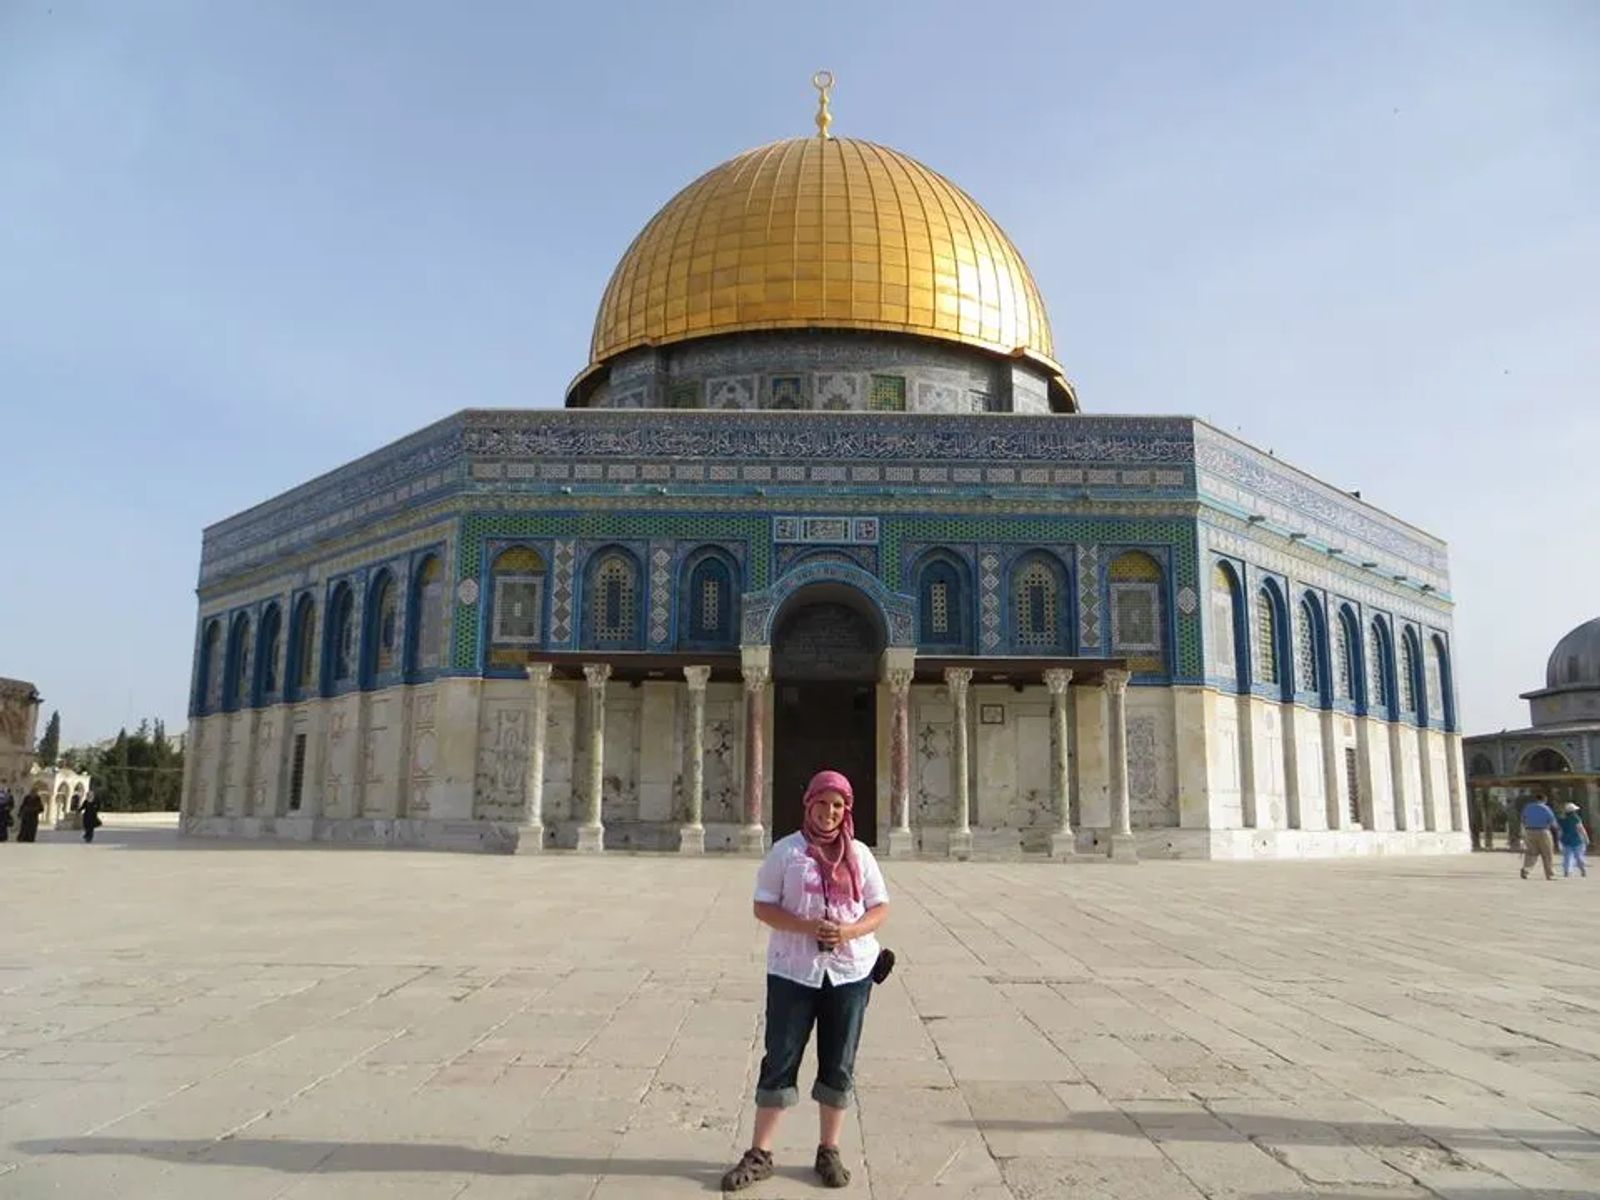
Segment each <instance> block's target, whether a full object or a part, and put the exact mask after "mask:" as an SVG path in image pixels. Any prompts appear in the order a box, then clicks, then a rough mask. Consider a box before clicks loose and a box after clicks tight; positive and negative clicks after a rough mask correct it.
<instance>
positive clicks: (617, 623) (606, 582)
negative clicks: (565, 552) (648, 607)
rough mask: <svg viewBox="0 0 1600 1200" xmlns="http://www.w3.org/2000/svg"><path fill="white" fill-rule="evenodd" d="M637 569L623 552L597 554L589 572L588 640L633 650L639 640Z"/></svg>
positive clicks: (628, 555)
mask: <svg viewBox="0 0 1600 1200" xmlns="http://www.w3.org/2000/svg"><path fill="white" fill-rule="evenodd" d="M639 599H640V595H639V569H638V565H637V564H636V563H635V562H634V559H633V556H632V555H631V554H628V553H627V552H626V551H623V550H610V551H605V552H603V553H601V554H600V555H599V556H598V557H597V558H596V559H595V562H594V565H593V566H592V567H591V569H590V572H589V602H588V618H589V641H590V643H591V644H592V645H594V646H597V647H606V648H611V649H621V650H626V649H633V648H636V646H637V644H638V641H639Z"/></svg>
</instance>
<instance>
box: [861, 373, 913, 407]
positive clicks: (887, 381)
mask: <svg viewBox="0 0 1600 1200" xmlns="http://www.w3.org/2000/svg"><path fill="white" fill-rule="evenodd" d="M867 407H868V408H869V409H874V410H876V411H878V412H905V410H906V381H905V378H904V377H903V376H900V375H874V376H873V377H872V390H871V391H870V392H868V393H867Z"/></svg>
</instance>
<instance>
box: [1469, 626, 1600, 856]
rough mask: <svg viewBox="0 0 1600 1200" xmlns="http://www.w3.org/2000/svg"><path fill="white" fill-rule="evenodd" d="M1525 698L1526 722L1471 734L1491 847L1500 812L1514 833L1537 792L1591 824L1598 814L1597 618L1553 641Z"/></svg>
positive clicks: (1484, 840)
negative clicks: (1537, 682) (1540, 683)
mask: <svg viewBox="0 0 1600 1200" xmlns="http://www.w3.org/2000/svg"><path fill="white" fill-rule="evenodd" d="M1522 698H1523V699H1524V700H1526V701H1527V702H1528V717H1529V721H1530V724H1529V725H1528V727H1527V728H1525V729H1507V730H1502V731H1501V732H1499V733H1486V734H1479V735H1477V736H1475V737H1470V738H1467V739H1466V749H1465V752H1466V757H1467V779H1468V785H1469V787H1470V789H1471V800H1472V817H1473V822H1472V825H1473V833H1474V835H1475V837H1476V838H1478V839H1479V841H1480V844H1482V845H1484V846H1486V847H1487V846H1492V845H1493V841H1494V829H1495V827H1496V825H1497V824H1498V823H1499V822H1498V821H1497V819H1496V818H1497V817H1498V816H1499V815H1500V813H1501V812H1502V810H1503V811H1504V813H1505V817H1506V820H1507V827H1508V829H1509V831H1510V832H1511V834H1512V835H1513V837H1515V836H1516V834H1517V829H1518V821H1517V812H1518V810H1519V809H1520V807H1521V805H1522V803H1524V802H1525V801H1527V800H1529V799H1531V798H1532V797H1534V796H1543V797H1545V798H1546V799H1547V800H1549V801H1550V802H1551V803H1552V804H1553V805H1555V806H1556V807H1557V808H1558V809H1559V807H1560V806H1561V805H1563V804H1569V803H1570V804H1576V805H1578V807H1579V808H1581V809H1583V811H1584V813H1585V818H1584V819H1585V821H1586V822H1592V821H1593V820H1594V819H1595V817H1596V816H1597V815H1600V617H1596V618H1594V619H1593V620H1591V621H1585V622H1584V623H1583V624H1582V625H1579V626H1578V627H1577V628H1576V629H1574V630H1572V631H1571V632H1570V633H1568V634H1567V635H1566V636H1565V637H1563V638H1562V639H1561V640H1560V641H1559V642H1557V643H1556V646H1555V649H1554V650H1552V651H1551V652H1550V659H1549V661H1548V662H1547V663H1546V664H1545V669H1544V687H1542V688H1539V689H1538V690H1537V691H1532V692H1524V693H1523V696H1522ZM1590 828H1591V830H1592V829H1593V826H1592V824H1591V825H1590Z"/></svg>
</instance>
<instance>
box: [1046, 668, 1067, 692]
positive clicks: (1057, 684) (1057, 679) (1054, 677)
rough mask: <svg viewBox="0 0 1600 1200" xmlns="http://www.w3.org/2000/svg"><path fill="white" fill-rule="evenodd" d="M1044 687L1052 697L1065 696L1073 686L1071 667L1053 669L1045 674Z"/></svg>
mask: <svg viewBox="0 0 1600 1200" xmlns="http://www.w3.org/2000/svg"><path fill="white" fill-rule="evenodd" d="M1044 685H1045V687H1047V688H1049V689H1050V694H1051V695H1052V696H1065V695H1066V694H1067V689H1068V688H1069V687H1071V686H1072V668H1071V667H1051V668H1049V669H1048V670H1046V671H1045V673H1044Z"/></svg>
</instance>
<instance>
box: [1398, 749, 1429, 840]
mask: <svg viewBox="0 0 1600 1200" xmlns="http://www.w3.org/2000/svg"><path fill="white" fill-rule="evenodd" d="M1400 778H1401V781H1402V783H1403V785H1404V787H1405V797H1404V803H1405V811H1406V813H1407V816H1408V817H1409V819H1408V820H1407V822H1406V828H1407V829H1411V830H1418V829H1424V828H1426V826H1425V825H1424V824H1423V813H1422V756H1421V755H1420V754H1419V753H1418V752H1417V739H1416V737H1415V735H1413V734H1412V733H1411V731H1410V730H1409V729H1406V730H1404V736H1402V737H1401V739H1400Z"/></svg>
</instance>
